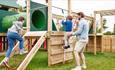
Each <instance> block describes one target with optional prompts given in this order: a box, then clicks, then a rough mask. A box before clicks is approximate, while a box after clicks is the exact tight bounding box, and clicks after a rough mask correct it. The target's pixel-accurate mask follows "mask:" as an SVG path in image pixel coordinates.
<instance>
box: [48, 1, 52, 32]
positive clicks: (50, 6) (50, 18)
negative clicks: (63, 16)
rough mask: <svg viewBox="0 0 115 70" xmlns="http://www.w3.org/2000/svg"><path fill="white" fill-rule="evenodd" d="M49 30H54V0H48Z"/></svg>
mask: <svg viewBox="0 0 115 70" xmlns="http://www.w3.org/2000/svg"><path fill="white" fill-rule="evenodd" d="M48 31H52V0H48Z"/></svg>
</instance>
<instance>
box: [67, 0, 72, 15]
mask: <svg viewBox="0 0 115 70" xmlns="http://www.w3.org/2000/svg"><path fill="white" fill-rule="evenodd" d="M71 13H72V12H71V0H68V15H71Z"/></svg>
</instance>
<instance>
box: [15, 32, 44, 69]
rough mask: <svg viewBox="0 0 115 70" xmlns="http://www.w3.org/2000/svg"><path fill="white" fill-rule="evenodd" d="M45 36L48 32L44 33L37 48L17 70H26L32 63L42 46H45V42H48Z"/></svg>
mask: <svg viewBox="0 0 115 70" xmlns="http://www.w3.org/2000/svg"><path fill="white" fill-rule="evenodd" d="M45 35H46V32H44V33H43V34H42V36H41V37H40V39H39V40H38V41H37V43H36V44H35V46H34V47H33V48H32V49H31V51H30V52H29V53H28V55H27V56H26V58H25V59H24V60H23V62H22V63H21V64H20V65H19V67H18V68H17V70H25V69H26V67H27V66H28V64H29V63H30V61H31V60H32V58H33V57H34V55H35V54H36V53H37V51H38V50H39V48H40V47H41V45H42V44H43V42H44V41H45V40H46V38H45Z"/></svg>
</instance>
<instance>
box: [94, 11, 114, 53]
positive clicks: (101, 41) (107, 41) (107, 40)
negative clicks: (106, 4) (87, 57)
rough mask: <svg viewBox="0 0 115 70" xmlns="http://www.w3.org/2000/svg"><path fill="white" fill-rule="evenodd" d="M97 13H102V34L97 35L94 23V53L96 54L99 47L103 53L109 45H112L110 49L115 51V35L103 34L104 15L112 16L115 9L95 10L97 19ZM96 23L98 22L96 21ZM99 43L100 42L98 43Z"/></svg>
mask: <svg viewBox="0 0 115 70" xmlns="http://www.w3.org/2000/svg"><path fill="white" fill-rule="evenodd" d="M96 14H100V17H101V18H100V23H101V35H98V36H96V35H97V33H96V24H95V25H94V36H95V38H94V40H95V42H94V53H95V54H96V51H98V49H100V51H101V52H102V53H103V52H104V50H105V49H106V47H107V46H110V51H111V52H114V51H115V47H114V43H115V37H114V35H112V36H105V35H103V21H102V20H103V19H102V18H103V16H112V15H115V9H113V10H100V11H94V18H95V20H96ZM95 23H96V22H95ZM97 43H98V44H97Z"/></svg>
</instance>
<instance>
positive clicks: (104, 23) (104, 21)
mask: <svg viewBox="0 0 115 70" xmlns="http://www.w3.org/2000/svg"><path fill="white" fill-rule="evenodd" d="M106 23H107V20H106V19H103V22H102V24H103V30H105V29H107V28H108V27H107V26H106ZM96 30H97V33H101V28H99V29H98V27H97V28H96Z"/></svg>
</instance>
